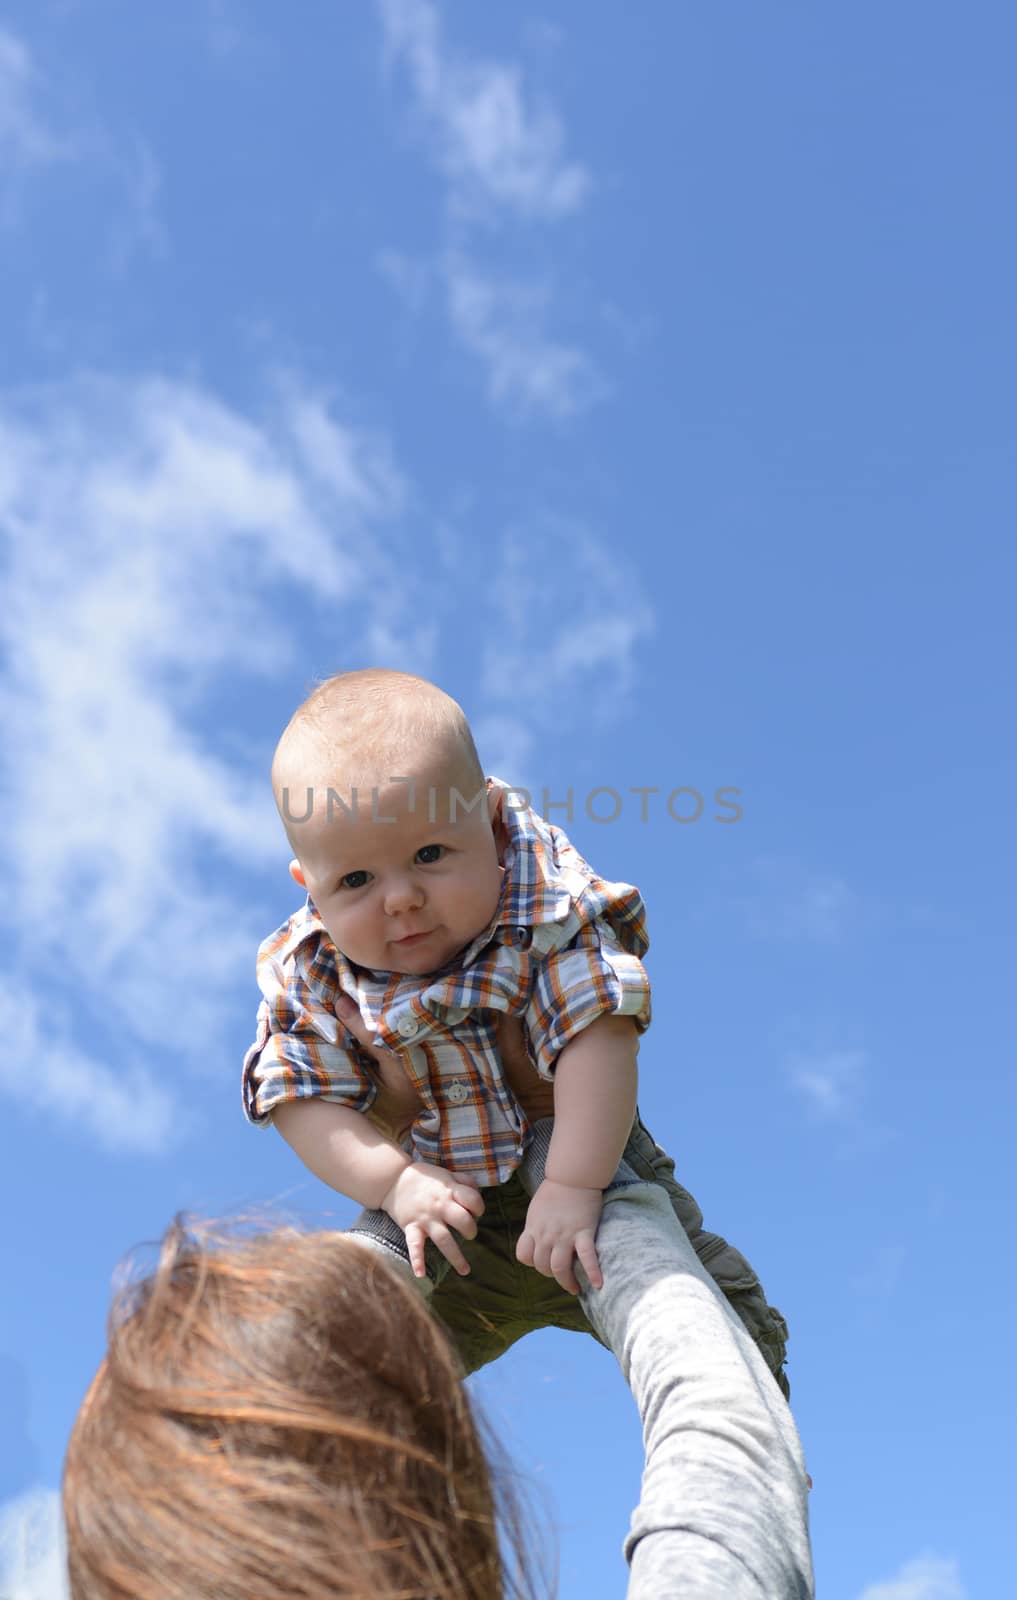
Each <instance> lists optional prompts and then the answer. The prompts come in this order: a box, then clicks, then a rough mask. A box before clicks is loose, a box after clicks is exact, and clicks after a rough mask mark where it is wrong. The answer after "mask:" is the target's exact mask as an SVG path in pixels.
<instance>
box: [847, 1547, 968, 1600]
mask: <svg viewBox="0 0 1017 1600" xmlns="http://www.w3.org/2000/svg"><path fill="white" fill-rule="evenodd" d="M858 1600H968V1591H967V1589H966V1588H965V1586H964V1584H963V1583H962V1582H961V1577H960V1568H959V1566H958V1564H957V1562H956V1561H950V1560H945V1559H944V1558H943V1557H941V1556H933V1555H927V1556H919V1557H918V1559H917V1560H916V1561H905V1563H904V1565H903V1566H902V1567H901V1569H900V1571H899V1572H898V1573H897V1574H896V1576H895V1577H893V1578H887V1579H884V1580H883V1581H882V1582H880V1583H870V1584H869V1585H868V1587H867V1588H865V1589H863V1590H862V1593H861V1594H860V1595H859V1596H858Z"/></svg>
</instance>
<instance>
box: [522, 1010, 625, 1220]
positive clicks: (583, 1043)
mask: <svg viewBox="0 0 1017 1600" xmlns="http://www.w3.org/2000/svg"><path fill="white" fill-rule="evenodd" d="M638 1051H639V1039H638V1035H637V1033H636V1025H635V1023H634V1022H633V1020H632V1018H631V1017H598V1018H597V1021H596V1022H591V1024H590V1026H589V1027H588V1028H585V1029H584V1030H583V1032H582V1033H581V1034H580V1035H579V1036H578V1038H576V1039H573V1040H571V1042H570V1043H569V1044H567V1045H566V1046H565V1048H564V1050H563V1051H562V1053H561V1055H560V1056H559V1057H558V1064H557V1066H556V1067H555V1071H554V1133H553V1135H552V1137H551V1147H550V1149H549V1150H548V1153H547V1165H546V1168H545V1176H546V1177H548V1178H551V1179H553V1180H554V1181H555V1182H556V1183H565V1184H569V1185H571V1186H572V1187H574V1188H580V1189H606V1188H607V1186H608V1184H609V1183H610V1182H611V1179H612V1178H613V1177H614V1175H615V1172H616V1171H617V1169H618V1163H619V1161H620V1160H621V1157H622V1151H623V1150H624V1149H625V1145H626V1143H627V1142H628V1137H629V1129H630V1128H631V1127H632V1118H633V1117H634V1116H635V1113H636V1082H637V1071H636V1055H637V1054H638Z"/></svg>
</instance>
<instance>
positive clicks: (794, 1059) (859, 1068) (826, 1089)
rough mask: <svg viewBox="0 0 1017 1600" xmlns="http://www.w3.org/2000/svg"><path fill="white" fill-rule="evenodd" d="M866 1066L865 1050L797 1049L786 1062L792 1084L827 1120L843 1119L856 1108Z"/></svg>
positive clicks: (838, 1120)
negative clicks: (812, 1051)
mask: <svg viewBox="0 0 1017 1600" xmlns="http://www.w3.org/2000/svg"><path fill="white" fill-rule="evenodd" d="M867 1065H868V1057H867V1055H866V1053H865V1051H864V1050H826V1051H817V1052H815V1053H809V1052H807V1051H796V1052H794V1053H792V1054H791V1055H790V1056H789V1057H788V1058H787V1060H786V1062H785V1068H786V1072H787V1076H788V1079H789V1081H790V1082H791V1084H792V1086H793V1087H794V1088H795V1089H796V1090H797V1091H798V1093H799V1094H800V1095H801V1097H802V1098H803V1100H804V1101H805V1102H806V1104H807V1105H808V1106H809V1108H810V1110H811V1111H812V1112H813V1113H814V1114H815V1115H816V1116H817V1117H820V1118H822V1120H823V1121H826V1122H840V1121H843V1120H844V1119H845V1118H847V1117H850V1116H851V1115H853V1113H854V1112H855V1111H856V1109H857V1107H858V1103H859V1100H860V1098H861V1095H862V1092H863V1086H864V1081H865V1071H866V1067H867Z"/></svg>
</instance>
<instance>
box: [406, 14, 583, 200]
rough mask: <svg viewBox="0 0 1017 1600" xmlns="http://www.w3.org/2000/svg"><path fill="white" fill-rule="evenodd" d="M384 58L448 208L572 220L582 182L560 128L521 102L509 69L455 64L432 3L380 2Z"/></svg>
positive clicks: (516, 77)
mask: <svg viewBox="0 0 1017 1600" xmlns="http://www.w3.org/2000/svg"><path fill="white" fill-rule="evenodd" d="M380 9H381V16H382V23H383V26H384V29H385V37H386V42H387V45H388V48H389V51H390V54H391V55H392V56H393V57H395V58H397V59H400V60H402V61H403V62H404V63H405V65H406V67H407V69H408V71H409V75H410V79H411V82H412V84H413V90H414V95H415V98H416V104H417V107H418V110H419V112H420V113H421V115H422V117H423V119H424V123H425V126H426V128H427V131H428V135H429V138H430V141H431V147H432V149H433V151H434V154H435V158H436V160H437V162H438V164H439V165H440V167H441V168H442V170H443V171H444V172H445V174H446V176H447V178H448V180H449V198H450V201H451V203H452V205H453V206H454V207H455V208H457V209H459V210H461V211H466V212H469V213H470V214H474V215H475V214H477V213H478V211H479V212H484V211H487V210H489V209H491V208H494V209H495V210H497V209H503V210H506V211H510V212H514V213H516V214H517V215H519V216H522V217H540V218H555V217H560V216H563V215H565V214H567V213H568V212H571V211H575V210H576V209H577V207H578V206H580V205H581V204H582V202H583V200H584V198H585V196H586V194H587V192H588V190H589V187H590V178H589V174H588V173H587V172H586V170H585V169H584V168H583V167H582V166H580V165H579V164H578V163H577V162H573V161H569V160H567V159H566V157H565V154H564V144H565V136H564V131H563V129H562V124H561V120H560V118H559V117H558V115H557V113H556V112H555V111H554V109H553V108H552V107H551V106H549V105H548V104H546V103H538V102H534V101H533V100H532V99H531V100H530V102H529V103H527V98H526V96H525V95H524V92H523V88H522V84H521V81H520V74H519V71H518V69H517V68H516V67H514V66H510V65H507V64H505V63H503V62H495V61H481V60H475V59H471V58H469V57H467V56H465V55H462V54H459V55H455V54H453V53H452V52H450V51H449V50H447V49H446V48H445V47H444V46H443V42H442V39H441V28H440V20H439V12H438V8H437V7H436V6H435V5H433V4H432V3H431V0H380Z"/></svg>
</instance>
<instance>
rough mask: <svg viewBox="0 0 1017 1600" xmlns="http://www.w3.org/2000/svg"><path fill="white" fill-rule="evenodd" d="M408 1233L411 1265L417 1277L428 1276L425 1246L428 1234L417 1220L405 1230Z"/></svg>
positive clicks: (407, 1244) (407, 1246)
mask: <svg viewBox="0 0 1017 1600" xmlns="http://www.w3.org/2000/svg"><path fill="white" fill-rule="evenodd" d="M404 1232H405V1234H406V1249H407V1250H408V1252H409V1257H410V1266H411V1267H412V1268H413V1276H414V1277H415V1278H426V1277H427V1267H426V1265H425V1264H424V1247H425V1245H426V1244H427V1235H426V1233H425V1232H424V1230H423V1228H422V1227H421V1226H420V1224H419V1223H417V1222H411V1223H410V1225H409V1227H408V1228H406V1229H405V1230H404Z"/></svg>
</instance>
